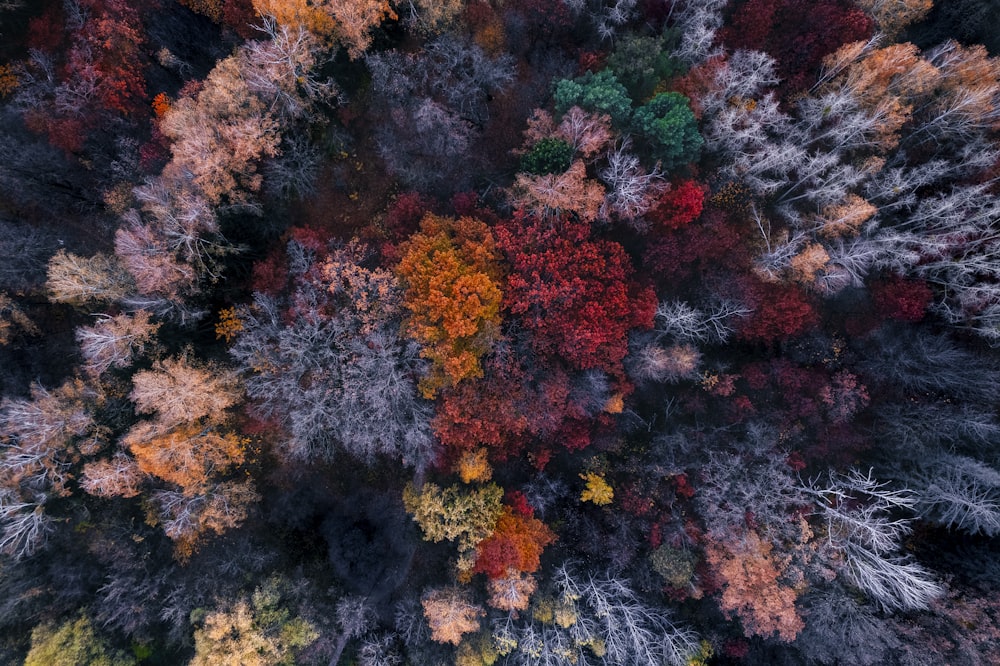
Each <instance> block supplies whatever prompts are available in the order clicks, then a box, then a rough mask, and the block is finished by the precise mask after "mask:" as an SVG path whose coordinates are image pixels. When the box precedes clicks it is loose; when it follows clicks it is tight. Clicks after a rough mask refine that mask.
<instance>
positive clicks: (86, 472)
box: [80, 452, 143, 497]
mask: <svg viewBox="0 0 1000 666" xmlns="http://www.w3.org/2000/svg"><path fill="white" fill-rule="evenodd" d="M142 480H143V477H142V472H141V471H140V469H139V465H138V464H136V461H135V460H134V459H132V458H130V457H129V456H128V455H126V454H125V453H123V452H118V453H116V454H115V455H114V456H113V457H112V458H110V459H102V460H95V461H93V462H89V463H87V464H86V465H84V466H83V476H82V478H81V479H80V487H81V488H83V491H84V492H86V493H90V494H91V495H96V496H97V497H135V496H136V495H138V494H139V490H140V488H139V487H140V485H141V483H142Z"/></svg>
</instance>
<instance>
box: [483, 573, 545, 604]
mask: <svg viewBox="0 0 1000 666" xmlns="http://www.w3.org/2000/svg"><path fill="white" fill-rule="evenodd" d="M537 589H538V581H536V580H535V578H534V576H530V575H526V574H524V573H521V572H519V571H517V570H516V569H511V570H509V571H508V572H507V573H506V575H504V576H503V577H501V578H491V579H490V580H489V581H488V582H487V583H486V590H487V591H488V592H489V594H490V598H489V601H487V603H488V604H489V605H490V606H492V607H493V608H496V609H498V610H502V611H508V612H510V611H523V610H527V608H528V604H529V603H530V601H531V595H532V594H534V593H535V590H537Z"/></svg>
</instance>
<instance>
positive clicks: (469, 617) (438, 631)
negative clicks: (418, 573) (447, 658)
mask: <svg viewBox="0 0 1000 666" xmlns="http://www.w3.org/2000/svg"><path fill="white" fill-rule="evenodd" d="M420 603H421V605H422V606H423V607H424V617H425V618H427V624H428V625H430V628H431V638H432V639H433V640H435V641H437V642H439V643H451V644H452V645H458V644H459V643H460V642H461V641H462V636H463V635H464V634H467V633H470V632H473V631H478V630H479V618H480V617H482V616H483V615H485V612H484V611H483V609H482V608H481V607H479V606H477V605H475V604H474V603H472V601H471V600H470V599H469V596H468V593H467V592H465V591H463V590H460V589H459V588H454V587H451V588H442V589H436V590H428V591H426V592H424V594H423V596H422V597H421V599H420Z"/></svg>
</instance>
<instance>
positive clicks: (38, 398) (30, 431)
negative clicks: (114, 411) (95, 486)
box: [0, 379, 103, 506]
mask: <svg viewBox="0 0 1000 666" xmlns="http://www.w3.org/2000/svg"><path fill="white" fill-rule="evenodd" d="M102 398H103V396H102V395H101V393H100V392H98V391H97V390H95V388H93V387H91V386H89V385H87V384H85V383H84V382H83V381H81V380H79V379H69V380H67V381H66V382H64V383H63V384H62V385H61V386H59V387H58V388H55V389H52V390H48V389H45V388H44V387H42V386H41V385H38V384H35V385H33V386H32V390H31V399H29V400H11V399H9V398H4V400H3V401H2V402H0V431H2V432H3V439H2V440H0V441H2V445H3V449H2V451H0V486H2V487H4V488H8V489H11V490H13V491H15V493H16V494H17V495H18V496H20V495H21V494H22V493H23V494H24V496H25V497H26V498H27V499H28V500H29V501H28V503H29V504H30V503H33V502H34V503H37V504H38V505H39V506H40V505H41V504H43V503H44V501H45V499H46V498H47V497H49V496H65V495H68V494H69V492H70V491H69V488H68V487H67V482H68V481H69V478H70V470H69V468H70V461H72V460H74V459H75V458H76V456H77V455H78V454H79V453H80V452H92V449H93V448H95V447H99V446H100V444H101V443H100V440H99V439H97V440H95V439H93V438H92V436H94V435H95V434H96V433H95V429H96V424H95V423H94V417H93V411H94V409H95V408H96V407H97V406H98V405H99V404H100V403H101V401H102Z"/></svg>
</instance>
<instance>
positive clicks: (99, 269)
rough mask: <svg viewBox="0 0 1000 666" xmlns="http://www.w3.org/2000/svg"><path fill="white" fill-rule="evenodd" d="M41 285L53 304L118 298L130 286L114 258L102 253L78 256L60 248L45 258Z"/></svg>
mask: <svg viewBox="0 0 1000 666" xmlns="http://www.w3.org/2000/svg"><path fill="white" fill-rule="evenodd" d="M45 288H46V290H47V291H48V292H49V297H50V298H51V299H52V300H53V301H55V302H56V303H72V304H74V305H83V304H84V303H88V302H92V301H104V302H112V303H113V302H115V301H119V300H121V299H123V298H125V296H126V295H127V294H128V293H129V292H131V290H132V289H133V288H134V287H133V283H132V279H131V277H130V276H129V274H128V273H127V272H126V271H125V270H124V269H123V267H122V266H121V264H120V263H119V262H118V261H117V260H116V259H115V257H109V256H108V255H106V254H95V255H94V256H93V257H79V256H77V255H75V254H70V253H68V252H66V251H64V250H60V251H59V252H57V253H56V255H55V256H54V257H52V259H51V260H50V261H49V271H48V280H47V281H46V283H45Z"/></svg>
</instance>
